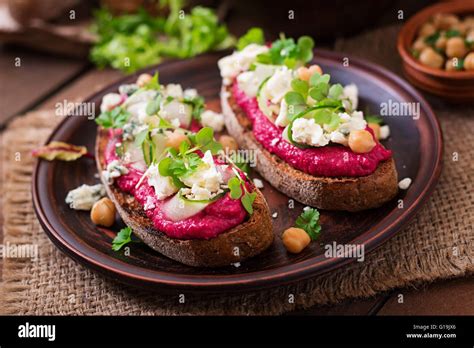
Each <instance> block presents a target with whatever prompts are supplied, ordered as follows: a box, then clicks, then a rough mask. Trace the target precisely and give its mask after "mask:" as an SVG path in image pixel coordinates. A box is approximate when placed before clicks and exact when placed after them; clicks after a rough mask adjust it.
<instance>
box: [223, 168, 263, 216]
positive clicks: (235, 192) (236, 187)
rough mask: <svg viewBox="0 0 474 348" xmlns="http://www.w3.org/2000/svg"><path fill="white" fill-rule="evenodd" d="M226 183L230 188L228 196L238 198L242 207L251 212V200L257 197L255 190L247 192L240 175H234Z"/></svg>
mask: <svg viewBox="0 0 474 348" xmlns="http://www.w3.org/2000/svg"><path fill="white" fill-rule="evenodd" d="M227 185H228V187H229V190H230V198H232V199H240V202H242V205H243V206H244V209H245V210H246V211H247V213H249V214H250V215H252V214H253V202H254V201H255V198H256V197H257V193H256V192H249V191H248V190H247V187H246V186H245V181H244V180H243V179H242V178H241V177H240V175H236V176H234V177H233V178H231V179H230V180H229V181H228V182H227Z"/></svg>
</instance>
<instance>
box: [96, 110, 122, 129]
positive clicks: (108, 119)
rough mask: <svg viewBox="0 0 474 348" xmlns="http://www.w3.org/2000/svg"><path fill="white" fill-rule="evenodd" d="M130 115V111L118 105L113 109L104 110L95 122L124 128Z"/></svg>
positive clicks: (105, 125) (107, 126)
mask: <svg viewBox="0 0 474 348" xmlns="http://www.w3.org/2000/svg"><path fill="white" fill-rule="evenodd" d="M129 117H130V113H129V112H128V111H126V110H125V109H123V108H121V107H120V106H118V107H116V108H114V109H113V110H111V111H105V112H102V113H101V114H100V115H99V117H97V118H96V119H95V122H96V123H97V124H98V125H99V126H102V127H103V128H122V127H123V126H124V125H125V123H127V121H128V118H129Z"/></svg>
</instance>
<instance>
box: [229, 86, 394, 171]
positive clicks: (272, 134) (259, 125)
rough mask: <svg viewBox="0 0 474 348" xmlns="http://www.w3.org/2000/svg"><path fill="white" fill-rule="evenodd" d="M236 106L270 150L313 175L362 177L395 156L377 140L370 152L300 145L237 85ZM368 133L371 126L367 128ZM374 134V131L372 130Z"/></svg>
mask: <svg viewBox="0 0 474 348" xmlns="http://www.w3.org/2000/svg"><path fill="white" fill-rule="evenodd" d="M232 95H233V97H234V99H235V101H236V103H237V105H238V106H239V107H240V108H241V109H242V110H244V111H245V113H246V114H247V117H248V118H249V119H250V121H251V122H252V125H253V127H252V128H253V134H254V136H255V138H256V140H257V141H258V142H259V143H260V144H262V145H263V147H264V148H265V149H266V150H267V151H268V152H270V153H272V154H275V155H277V156H278V157H280V158H281V159H282V160H284V161H285V162H287V163H288V164H289V165H291V166H292V167H293V168H295V169H298V170H301V171H303V172H305V173H308V174H311V175H314V176H328V177H338V176H349V177H359V176H365V175H369V174H372V173H373V172H374V171H375V170H376V168H377V166H378V164H379V162H381V161H385V160H387V159H389V158H390V157H391V156H392V152H391V151H390V150H387V149H385V148H384V147H383V146H382V145H381V144H380V143H379V142H378V141H376V146H375V147H374V148H373V149H372V150H371V151H370V152H368V153H362V154H359V153H354V152H352V151H351V149H350V148H348V147H346V146H343V145H338V144H334V145H330V146H323V147H313V148H299V147H297V146H294V145H293V144H290V143H289V142H287V141H285V140H284V139H283V137H282V132H283V128H282V127H278V126H276V125H275V124H273V123H272V122H271V121H270V120H269V119H268V118H267V117H266V116H265V115H264V114H263V113H262V111H261V110H260V109H259V107H258V102H257V99H256V98H254V97H249V96H247V95H246V94H245V93H244V92H243V91H242V90H241V89H240V88H239V86H238V83H237V82H234V84H233V85H232ZM366 130H368V131H369V132H371V133H372V131H371V129H370V128H368V127H367V129H366ZM372 135H373V133H372Z"/></svg>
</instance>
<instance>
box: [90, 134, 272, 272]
mask: <svg viewBox="0 0 474 348" xmlns="http://www.w3.org/2000/svg"><path fill="white" fill-rule="evenodd" d="M108 141H109V137H108V134H107V132H106V131H105V130H102V129H100V128H99V130H98V134H97V139H96V149H95V152H96V159H97V161H96V162H97V169H98V170H99V173H101V172H102V170H103V169H104V168H105V158H104V156H103V154H104V153H105V148H106V146H107V143H108ZM101 180H102V181H103V183H104V185H105V188H106V191H107V195H108V196H109V198H110V199H111V200H112V202H114V204H115V206H116V208H117V211H118V213H119V215H120V217H121V218H122V219H123V221H124V222H125V223H126V224H127V226H129V227H131V229H132V231H133V233H134V234H135V235H137V237H138V238H140V239H141V240H142V241H143V242H144V243H145V244H147V245H148V246H150V247H151V248H152V249H154V250H156V251H158V252H159V253H161V254H163V255H165V256H167V257H169V258H170V259H173V260H175V261H179V262H181V263H183V264H186V265H189V266H195V267H220V266H228V265H231V264H233V263H237V262H241V261H243V260H245V259H247V258H249V257H252V256H255V255H257V254H259V253H261V252H262V251H264V250H265V249H267V248H268V247H269V246H270V245H271V244H272V242H273V229H272V221H271V217H270V210H269V208H268V205H267V203H266V201H265V198H264V197H263V195H262V193H261V192H260V191H259V190H258V189H257V188H255V190H256V192H257V197H256V199H255V202H254V206H253V208H254V213H253V214H252V215H251V216H250V217H249V218H248V220H247V221H246V222H244V223H242V224H240V225H238V226H236V227H234V228H232V229H231V230H229V231H226V232H224V233H221V234H219V235H218V236H217V237H215V238H212V239H209V240H204V239H188V240H181V239H176V238H170V237H168V236H167V235H166V234H165V233H163V232H161V231H158V230H157V229H156V228H155V227H154V225H153V222H152V221H151V220H150V219H149V218H148V217H147V216H146V214H145V212H144V210H143V207H142V206H141V205H140V204H139V203H138V201H137V200H136V199H135V197H133V196H132V195H130V194H128V193H124V192H122V191H121V190H120V189H119V188H118V187H117V186H116V185H115V184H113V185H108V184H107V183H106V182H104V180H103V178H102V176H101Z"/></svg>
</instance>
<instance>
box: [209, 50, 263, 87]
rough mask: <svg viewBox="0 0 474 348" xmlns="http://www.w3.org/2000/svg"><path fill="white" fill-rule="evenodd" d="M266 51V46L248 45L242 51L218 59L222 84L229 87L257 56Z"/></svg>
mask: <svg viewBox="0 0 474 348" xmlns="http://www.w3.org/2000/svg"><path fill="white" fill-rule="evenodd" d="M268 50H269V48H268V47H267V46H264V45H257V44H250V45H248V46H247V47H245V48H244V49H243V50H242V51H235V52H234V53H232V54H231V55H230V56H226V57H223V58H221V59H219V61H218V62H217V65H218V66H219V70H220V73H221V77H222V83H223V84H224V85H229V84H230V83H231V82H232V79H234V78H235V77H237V75H238V74H239V73H240V72H242V71H246V70H248V69H249V68H250V65H251V64H252V63H254V62H255V60H256V58H257V56H258V55H259V54H261V53H265V52H267V51H268Z"/></svg>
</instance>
